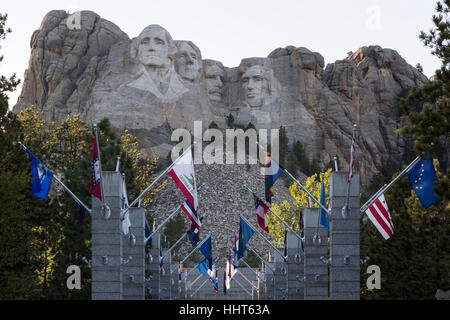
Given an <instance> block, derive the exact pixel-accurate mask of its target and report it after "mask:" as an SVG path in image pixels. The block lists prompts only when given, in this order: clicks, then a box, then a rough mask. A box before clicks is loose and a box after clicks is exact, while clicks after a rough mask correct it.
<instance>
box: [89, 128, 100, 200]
mask: <svg viewBox="0 0 450 320" xmlns="http://www.w3.org/2000/svg"><path fill="white" fill-rule="evenodd" d="M101 183H102V169H101V164H100V157H99V151H98V149H97V137H96V136H95V135H94V148H93V150H92V167H91V184H90V186H89V191H90V193H91V194H92V195H93V196H94V197H97V198H98V199H99V200H102V187H101Z"/></svg>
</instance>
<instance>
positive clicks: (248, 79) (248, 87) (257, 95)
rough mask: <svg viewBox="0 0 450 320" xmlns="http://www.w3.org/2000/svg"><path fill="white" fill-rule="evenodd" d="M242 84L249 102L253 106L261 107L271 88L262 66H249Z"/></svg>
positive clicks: (243, 76)
mask: <svg viewBox="0 0 450 320" xmlns="http://www.w3.org/2000/svg"><path fill="white" fill-rule="evenodd" d="M242 84H243V87H244V95H245V99H246V101H247V103H248V104H249V105H250V106H251V107H260V106H261V105H262V104H263V103H264V97H265V95H266V93H268V90H269V87H268V83H267V80H266V79H265V78H264V71H263V69H262V68H261V66H252V67H250V68H248V69H247V71H246V72H245V73H244V74H243V75H242Z"/></svg>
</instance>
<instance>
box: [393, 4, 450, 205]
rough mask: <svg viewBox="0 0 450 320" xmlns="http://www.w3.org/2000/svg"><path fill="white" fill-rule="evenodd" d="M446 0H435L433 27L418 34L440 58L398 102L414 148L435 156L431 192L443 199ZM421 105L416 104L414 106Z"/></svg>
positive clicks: (447, 124) (447, 123) (449, 104)
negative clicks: (427, 76)
mask: <svg viewBox="0 0 450 320" xmlns="http://www.w3.org/2000/svg"><path fill="white" fill-rule="evenodd" d="M449 6H450V1H449V0H445V1H443V2H440V1H438V2H437V5H436V12H437V14H436V15H433V19H432V20H433V23H434V26H435V27H434V28H433V29H431V30H430V31H429V33H428V34H426V33H425V32H423V31H421V33H420V36H419V38H420V39H421V40H422V42H423V43H424V44H425V45H426V46H427V47H429V48H431V49H432V52H431V53H432V54H433V55H435V56H437V57H438V58H439V59H441V61H442V65H441V68H440V69H439V70H436V74H435V76H434V80H433V81H430V82H428V83H426V84H425V85H424V86H422V87H420V88H417V87H415V88H412V90H411V92H410V93H409V95H408V96H407V97H406V98H403V99H401V100H400V105H401V107H402V109H403V111H404V112H405V114H406V115H407V116H408V120H409V122H410V124H409V125H406V126H405V127H403V128H401V129H400V133H401V134H402V135H405V136H414V150H415V151H416V152H417V153H419V154H421V155H423V154H425V153H431V154H432V155H433V156H436V157H438V159H439V162H440V164H441V169H442V171H441V172H440V173H438V179H439V182H438V183H437V184H436V185H435V188H434V190H435V192H436V193H437V194H438V195H439V196H441V197H443V198H444V199H447V200H448V199H450V188H449V185H450V168H449V166H448V148H449V147H448V146H449V139H450V135H449V132H450V99H449V93H450V69H449V62H450V47H449V39H450V33H449V26H450V19H449V12H450V9H449ZM418 106H421V107H420V108H417V107H418Z"/></svg>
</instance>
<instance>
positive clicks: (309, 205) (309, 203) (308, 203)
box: [306, 196, 311, 208]
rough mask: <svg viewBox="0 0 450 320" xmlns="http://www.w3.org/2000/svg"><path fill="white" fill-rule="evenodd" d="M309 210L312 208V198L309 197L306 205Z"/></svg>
mask: <svg viewBox="0 0 450 320" xmlns="http://www.w3.org/2000/svg"><path fill="white" fill-rule="evenodd" d="M306 207H307V208H311V197H310V196H308V202H307V203H306Z"/></svg>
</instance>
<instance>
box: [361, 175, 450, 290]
mask: <svg viewBox="0 0 450 320" xmlns="http://www.w3.org/2000/svg"><path fill="white" fill-rule="evenodd" d="M385 198H386V202H387V203H388V206H389V211H390V214H391V217H392V221H393V225H394V228H395V230H394V234H393V236H392V237H391V238H390V239H389V240H384V238H383V237H382V236H381V235H380V233H379V232H378V230H377V229H376V228H375V226H374V225H373V224H372V222H370V220H368V219H367V218H366V217H365V215H363V219H362V221H361V257H365V256H369V257H370V261H369V263H368V264H367V265H362V268H361V289H362V291H361V294H362V296H361V297H362V299H434V295H435V294H436V291H437V289H441V290H449V289H450V278H449V277H448V275H449V273H450V257H449V255H448V250H449V248H448V243H449V240H450V239H449V234H450V224H449V211H448V210H445V207H446V206H447V205H448V201H447V203H446V202H439V203H437V204H435V205H433V206H431V207H430V208H428V209H423V207H422V205H421V204H420V200H419V199H418V198H417V196H416V194H415V193H414V191H413V190H412V189H411V185H410V183H409V180H408V177H407V176H406V175H405V176H404V177H402V178H401V179H400V180H399V181H398V182H397V183H396V184H394V186H393V187H392V188H391V189H390V190H389V191H388V192H386V193H385ZM371 264H375V265H378V266H379V267H380V269H381V290H372V291H371V290H368V289H367V286H366V280H367V277H368V274H366V273H365V270H366V268H367V266H368V265H371Z"/></svg>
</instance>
